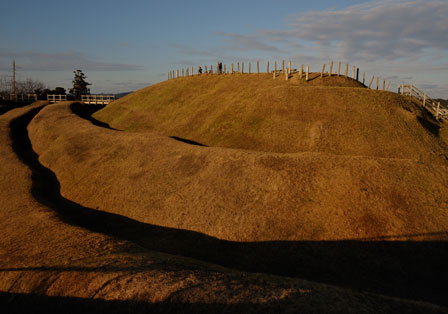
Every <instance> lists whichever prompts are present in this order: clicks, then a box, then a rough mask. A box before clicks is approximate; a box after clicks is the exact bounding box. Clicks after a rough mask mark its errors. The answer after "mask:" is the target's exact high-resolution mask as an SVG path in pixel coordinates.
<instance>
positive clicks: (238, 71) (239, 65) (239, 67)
mask: <svg viewBox="0 0 448 314" xmlns="http://www.w3.org/2000/svg"><path fill="white" fill-rule="evenodd" d="M238 73H240V63H239V62H238Z"/></svg>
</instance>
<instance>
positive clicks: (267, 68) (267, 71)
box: [266, 61, 269, 73]
mask: <svg viewBox="0 0 448 314" xmlns="http://www.w3.org/2000/svg"><path fill="white" fill-rule="evenodd" d="M266 73H269V61H268V63H267V65H266Z"/></svg>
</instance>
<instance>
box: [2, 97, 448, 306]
mask: <svg viewBox="0 0 448 314" xmlns="http://www.w3.org/2000/svg"><path fill="white" fill-rule="evenodd" d="M35 107H36V106H34V108H35ZM30 109H33V107H29V108H22V109H17V110H14V111H11V112H9V113H7V114H5V115H3V116H1V117H0V163H1V164H2V167H0V202H1V204H2V205H1V207H0V235H1V242H0V298H1V309H2V311H3V312H5V313H12V312H26V313H42V312H49V311H53V310H54V311H63V312H65V313H77V312H88V313H90V312H91V313H100V312H107V313H123V312H132V313H146V312H148V311H150V312H151V313H197V312H208V313H293V312H297V311H300V312H303V313H397V312H403V313H404V312H406V313H423V312H424V313H444V312H446V311H445V309H444V308H441V307H437V306H433V305H431V304H427V303H421V302H412V301H405V300H399V299H394V298H388V297H383V296H378V295H374V294H370V293H361V292H353V291H350V290H345V289H340V288H337V287H333V286H327V285H323V284H316V283H312V282H307V281H303V280H300V279H287V278H279V277H274V276H268V275H260V274H247V273H241V272H236V271H231V270H229V269H224V268H222V267H217V266H213V265H210V264H206V263H203V262H199V261H195V260H191V259H187V258H183V257H180V256H172V255H167V254H162V253H159V252H155V251H150V250H146V249H143V248H142V247H141V246H139V245H135V244H134V243H132V242H130V241H126V240H120V237H119V235H117V236H108V235H106V234H102V233H99V232H93V231H89V229H86V228H84V227H78V226H77V225H76V224H77V223H78V224H81V225H84V224H85V223H87V225H88V224H89V222H88V221H85V222H82V221H81V222H76V220H73V221H71V218H70V217H76V216H77V215H76V213H71V214H69V213H67V215H68V217H67V216H64V215H65V214H63V213H65V212H66V211H67V209H68V208H67V206H68V205H67V203H66V202H62V201H60V200H59V201H57V202H56V203H51V202H50V203H48V204H47V202H49V200H48V199H46V198H45V197H44V198H42V195H39V194H36V191H37V192H39V191H40V193H43V194H52V193H56V194H55V196H53V198H54V197H56V196H57V195H58V193H57V191H47V190H45V189H47V188H51V187H48V186H47V184H48V182H47V180H46V179H45V180H43V179H42V177H41V176H40V174H39V173H40V172H42V171H44V170H42V169H41V167H40V166H39V165H38V163H37V161H34V163H36V164H34V165H33V162H32V163H31V164H30V161H29V159H30V158H31V160H32V161H33V160H34V159H35V158H36V157H37V156H34V155H33V154H32V151H29V148H26V147H22V146H26V143H25V142H26V141H24V138H23V137H17V136H18V135H17V132H19V133H20V132H23V131H24V130H25V129H24V128H25V127H26V121H22V120H21V121H22V122H20V123H18V124H15V127H14V130H15V131H14V132H12V129H11V127H12V126H11V124H10V123H11V121H15V119H17V118H20V117H21V116H22V115H24V114H25V113H27V112H28V111H29V110H30ZM31 117H32V116H31ZM31 117H30V118H31ZM73 123H75V124H73ZM69 126H70V127H69ZM72 126H76V127H75V128H73V127H72ZM30 131H31V133H32V134H33V136H32V138H33V147H35V148H36V149H37V150H39V151H45V153H44V154H43V156H42V158H41V160H42V161H43V162H45V163H46V164H51V166H52V167H54V169H55V171H56V172H57V174H58V177H59V178H60V180H61V182H62V187H63V188H62V189H63V191H64V194H67V185H68V188H69V189H72V191H74V194H77V195H75V197H74V198H75V199H76V198H79V197H82V195H83V193H84V192H86V191H87V190H90V189H94V190H95V191H96V193H99V194H100V195H99V196H100V198H101V197H103V196H104V195H108V198H111V199H114V198H116V197H117V198H116V200H119V199H120V194H127V193H128V192H129V190H128V188H129V186H126V185H121V184H122V183H123V182H122V181H120V180H119V176H120V175H123V172H122V171H125V172H126V173H127V174H126V177H127V178H128V179H129V178H130V177H131V176H133V177H134V180H135V178H137V177H139V176H140V177H147V180H148V181H146V182H147V184H151V185H153V184H156V183H157V180H156V181H151V179H152V178H155V177H157V176H162V174H161V172H163V171H164V170H166V169H164V168H163V165H164V164H165V166H168V167H169V166H176V162H175V163H174V164H173V161H179V160H181V161H182V158H184V159H185V160H189V164H191V165H195V163H196V168H195V167H184V166H182V164H183V163H179V164H178V165H177V168H176V167H175V169H174V176H179V175H180V176H181V177H188V176H191V175H193V173H194V170H192V169H196V173H200V172H202V169H201V168H202V164H201V163H200V162H197V159H196V158H195V157H198V158H199V159H198V160H200V157H201V154H203V153H202V152H201V151H198V150H194V149H193V150H191V149H190V148H187V147H188V146H186V145H184V144H180V143H177V142H175V141H172V140H167V139H165V138H162V137H159V136H150V137H149V138H148V136H147V135H140V136H135V134H125V133H117V132H112V131H109V130H103V129H97V128H95V127H93V126H92V125H90V124H89V123H87V122H86V121H82V120H80V119H79V118H76V117H74V116H73V115H71V114H70V112H69V111H68V107H67V106H66V105H55V106H50V107H48V108H46V109H44V111H43V112H42V113H41V114H39V115H38V117H36V118H35V119H34V122H33V125H32V126H31V127H30ZM23 133H24V132H23ZM11 136H12V137H13V138H15V140H14V141H13V139H12V137H11ZM24 136H25V137H26V133H24ZM135 141H136V142H135ZM126 143H128V144H126ZM157 143H159V144H161V143H163V144H165V145H163V146H166V147H167V149H168V150H167V149H163V146H162V149H160V150H161V152H160V153H161V154H158V153H156V155H153V154H152V153H151V152H155V151H159V147H158V145H156V146H154V145H152V144H157ZM130 144H132V146H129V145H130ZM13 145H15V149H16V151H13V149H12V146H13ZM60 149H62V151H60ZM130 149H132V150H133V152H134V153H131V152H130V151H129V150H130ZM176 150H177V152H176ZM185 150H186V151H185ZM184 151H185V152H184ZM147 153H150V154H149V156H146V154H147ZM218 153H219V154H221V152H219V151H218ZM164 154H169V155H170V156H171V157H169V158H168V159H167V160H166V161H163V159H165V158H166V156H163V155H164ZM176 154H177V155H176ZM219 154H218V155H219ZM243 154H245V156H248V154H247V153H243ZM56 155H58V156H56ZM18 156H21V158H22V161H23V162H25V163H26V165H25V164H24V163H23V162H21V161H20V160H19V158H18ZM222 157H223V156H221V158H222ZM224 157H225V156H224ZM264 157H265V156H264ZM147 158H150V160H148V159H147ZM159 158H161V159H159ZM172 158H174V159H172ZM204 158H205V160H207V159H208V158H209V157H208V156H207V155H204ZM253 158H254V157H252V159H253ZM269 158H271V157H269ZM56 159H60V162H57V161H56ZM293 159H294V158H293ZM218 160H219V156H218ZM114 161H115V162H114ZM259 161H260V162H261V163H265V164H266V165H270V166H271V169H273V167H274V168H277V169H280V170H279V171H281V169H288V167H287V166H285V165H283V164H282V163H278V162H273V161H272V160H269V159H266V160H264V161H261V159H260V160H259ZM106 162H110V167H108V166H107V165H106ZM116 162H118V163H116ZM212 162H216V161H212ZM148 163H149V164H152V163H154V165H153V166H152V167H157V166H162V168H161V169H159V170H158V171H154V169H153V168H152V167H149V168H147V169H144V168H146V166H147V165H148ZM187 164H188V162H187ZM27 165H28V166H27ZM117 165H121V166H120V167H119V168H120V169H121V171H118V170H119V168H116V166H117ZM126 165H127V166H126ZM282 165H283V166H282ZM136 166H137V168H135V167H136ZM29 167H31V168H29ZM102 167H104V168H102ZM141 167H142V168H141ZM226 167H230V168H235V169H238V167H235V166H234V165H233V166H232V165H231V164H230V165H228V166H226ZM268 168H269V167H268ZM94 169H95V172H96V171H103V170H104V169H106V171H104V173H103V174H104V176H105V177H102V176H98V175H95V176H94V177H96V178H97V179H101V178H102V179H104V178H108V180H111V181H109V183H108V184H107V186H106V185H103V184H102V183H101V182H100V181H95V180H92V177H90V175H89V172H90V173H92V172H94ZM61 170H62V172H61ZM86 171H87V172H86ZM115 171H117V172H115ZM150 171H154V172H152V173H151V172H150ZM238 171H241V170H238ZM217 175H218V176H219V175H222V173H221V174H220V173H218V174H217ZM166 176H168V177H169V176H170V174H169V172H167V174H166ZM67 178H70V180H71V181H70V182H68V181H67ZM167 179H169V178H167ZM113 183H115V184H117V185H121V186H120V190H121V192H120V193H117V194H115V195H114V194H108V193H110V192H111V191H110V190H109V191H106V194H102V192H100V191H101V190H102V189H106V190H108V189H109V186H112V185H113ZM76 186H77V187H78V188H75V187H76ZM145 186H146V185H144V186H143V188H144V187H145ZM38 187H40V188H38ZM53 188H54V187H53ZM162 188H163V187H162ZM39 189H40V190H39ZM42 189H43V190H42ZM132 193H134V192H132ZM151 193H163V191H159V192H157V191H155V190H153V191H151ZM68 194H70V193H68ZM84 196H85V195H84ZM128 196H129V194H128ZM203 196H205V197H207V195H203ZM199 197H201V196H199ZM56 198H57V197H56ZM100 198H96V199H91V200H95V201H99V199H100ZM37 200H40V201H37ZM86 200H87V202H88V201H89V200H88V199H86ZM135 201H136V202H137V203H138V202H139V200H135ZM186 201H187V200H186ZM98 204H99V203H98ZM147 205H148V204H147ZM74 206H75V208H76V206H77V205H74ZM55 207H56V208H55ZM78 207H79V206H78ZM79 209H80V210H82V211H84V210H83V209H82V208H81V207H80V208H79ZM151 209H153V210H156V209H157V208H154V207H151ZM57 212H58V213H59V214H57ZM61 214H63V216H60V215H61ZM73 215H74V216H73ZM86 217H87V216H86ZM81 218H82V216H81ZM120 219H122V218H120ZM96 223H97V224H99V225H101V224H103V223H105V221H104V222H103V221H98V222H96ZM94 227H95V226H93V228H94ZM131 232H132V230H131ZM177 240H178V241H181V240H182V239H180V238H179V239H177ZM152 241H153V242H157V238H156V237H155V238H153V239H152Z"/></svg>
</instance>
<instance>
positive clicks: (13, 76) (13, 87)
mask: <svg viewBox="0 0 448 314" xmlns="http://www.w3.org/2000/svg"><path fill="white" fill-rule="evenodd" d="M12 94H13V95H14V97H15V96H16V60H15V59H14V60H13V61H12Z"/></svg>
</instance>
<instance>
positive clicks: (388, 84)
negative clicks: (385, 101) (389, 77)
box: [386, 81, 390, 91]
mask: <svg viewBox="0 0 448 314" xmlns="http://www.w3.org/2000/svg"><path fill="white" fill-rule="evenodd" d="M389 87H390V81H388V82H387V86H386V91H389Z"/></svg>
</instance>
